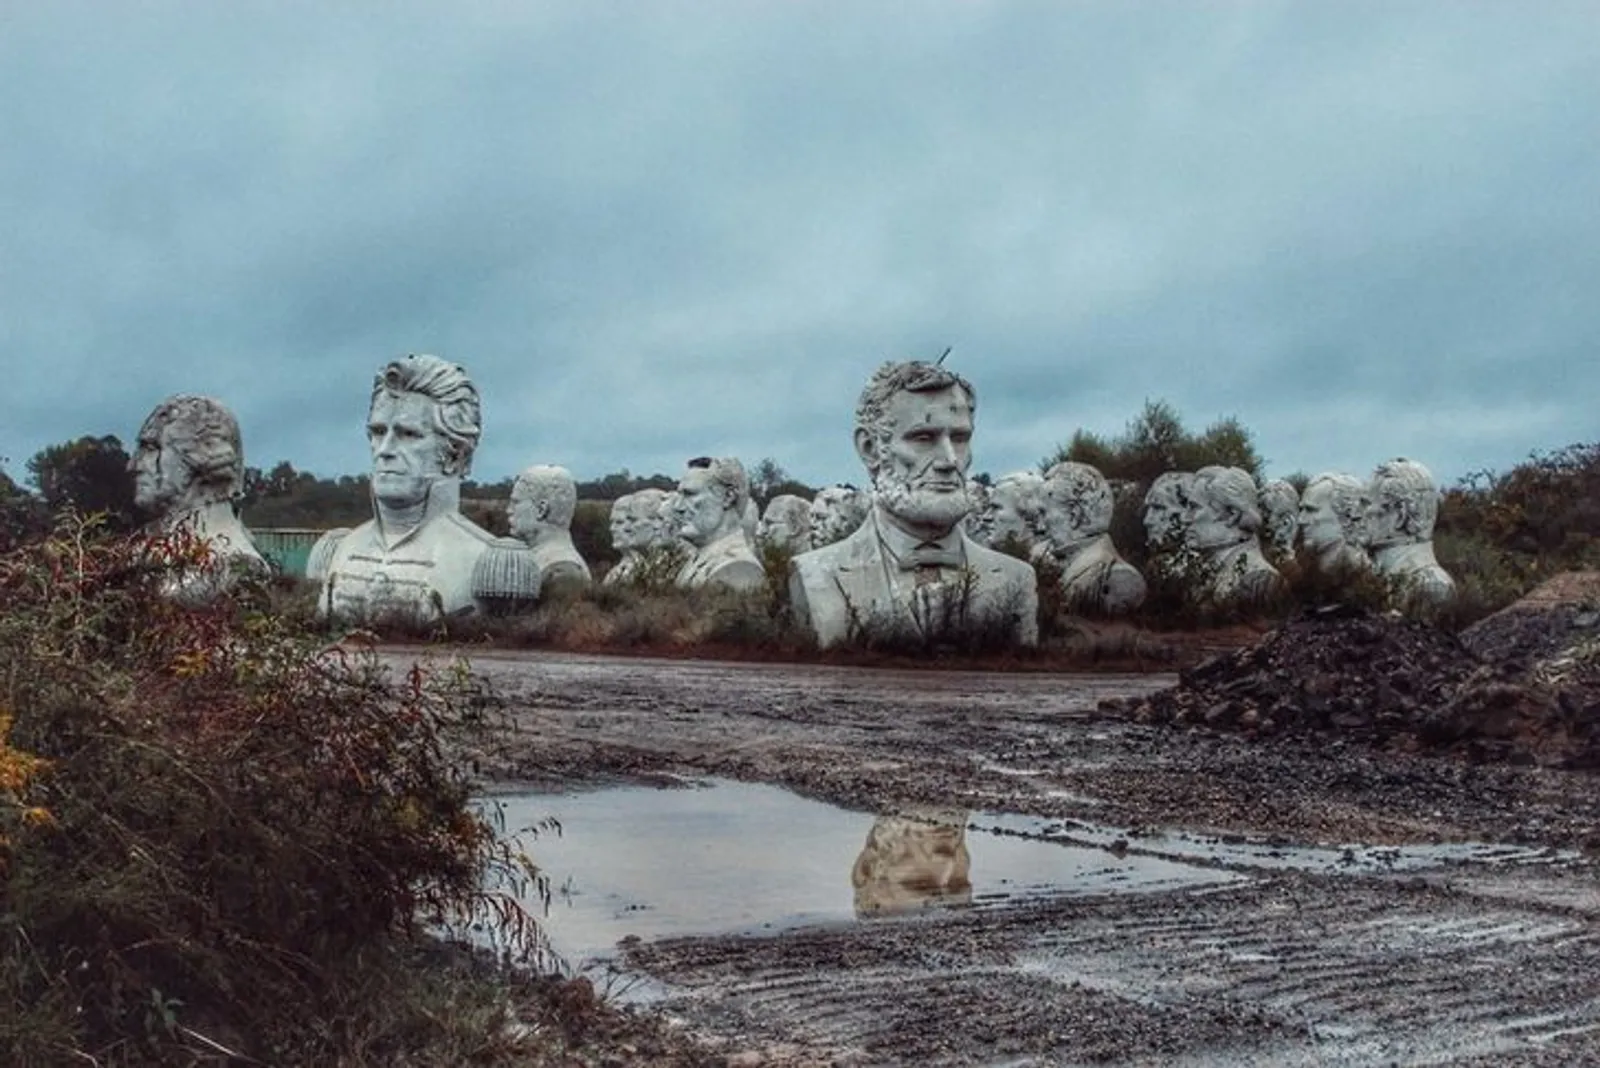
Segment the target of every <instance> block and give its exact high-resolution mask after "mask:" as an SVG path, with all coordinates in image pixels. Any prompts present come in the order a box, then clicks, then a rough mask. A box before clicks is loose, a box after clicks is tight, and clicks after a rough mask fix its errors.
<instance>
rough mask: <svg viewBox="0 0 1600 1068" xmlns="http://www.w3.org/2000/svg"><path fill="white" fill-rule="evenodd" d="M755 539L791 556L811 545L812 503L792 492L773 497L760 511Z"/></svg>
mask: <svg viewBox="0 0 1600 1068" xmlns="http://www.w3.org/2000/svg"><path fill="white" fill-rule="evenodd" d="M756 540H757V541H758V542H759V543H760V544H761V545H763V546H766V547H768V548H772V549H777V550H780V551H782V552H786V553H788V554H789V555H791V556H793V555H796V554H798V553H803V552H805V551H806V550H807V549H809V548H811V502H810V501H808V500H806V499H805V498H804V497H796V496H795V495H794V494H792V493H780V494H779V495H778V496H776V497H774V498H772V500H770V501H768V502H767V509H766V511H764V512H762V513H761V526H760V527H759V528H758V529H757V531H756Z"/></svg>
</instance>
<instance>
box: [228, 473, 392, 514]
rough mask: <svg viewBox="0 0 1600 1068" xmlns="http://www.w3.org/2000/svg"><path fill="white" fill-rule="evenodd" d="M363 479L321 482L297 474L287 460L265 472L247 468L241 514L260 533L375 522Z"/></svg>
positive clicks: (345, 476)
mask: <svg viewBox="0 0 1600 1068" xmlns="http://www.w3.org/2000/svg"><path fill="white" fill-rule="evenodd" d="M367 486H368V482H367V477H366V476H365V475H361V476H351V475H340V476H339V477H338V478H336V479H335V478H318V477H317V476H316V475H314V474H312V473H311V472H309V471H297V470H295V467H294V465H293V464H291V463H290V462H289V461H287V460H283V461H280V462H279V463H278V465H277V466H276V467H274V468H272V470H270V471H268V472H267V473H265V474H263V473H262V472H261V471H260V470H259V469H257V468H246V469H245V474H244V495H243V497H242V498H241V500H240V515H241V517H242V518H243V519H244V522H245V525H246V526H248V527H253V528H258V529H271V528H285V527H286V528H290V529H294V528H300V529H307V530H327V529H330V528H332V527H348V526H354V525H356V524H357V523H363V522H365V521H366V520H368V519H370V518H372V498H371V494H370V493H369V492H368V489H367Z"/></svg>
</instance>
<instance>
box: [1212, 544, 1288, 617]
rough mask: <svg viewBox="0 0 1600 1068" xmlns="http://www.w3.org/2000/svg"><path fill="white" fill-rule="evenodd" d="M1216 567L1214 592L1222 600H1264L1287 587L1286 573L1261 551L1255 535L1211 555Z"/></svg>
mask: <svg viewBox="0 0 1600 1068" xmlns="http://www.w3.org/2000/svg"><path fill="white" fill-rule="evenodd" d="M1211 560H1212V561H1213V564H1214V566H1215V567H1216V571H1215V573H1214V575H1213V576H1212V579H1211V583H1212V588H1211V593H1212V596H1214V597H1216V598H1217V599H1218V600H1222V601H1244V602H1251V601H1264V600H1266V599H1267V598H1269V597H1272V596H1273V595H1275V594H1277V593H1278V592H1279V591H1280V590H1282V588H1283V575H1281V574H1280V573H1279V572H1278V569H1277V568H1275V567H1273V566H1272V562H1271V561H1270V560H1268V559H1267V558H1266V555H1265V554H1264V553H1262V551H1261V542H1260V541H1259V540H1257V539H1256V538H1254V537H1252V538H1250V539H1249V540H1248V541H1242V542H1240V543H1239V544H1237V545H1230V546H1228V548H1226V549H1223V550H1222V551H1221V552H1218V553H1217V554H1215V555H1214V556H1212V557H1211Z"/></svg>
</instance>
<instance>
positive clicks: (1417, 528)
mask: <svg viewBox="0 0 1600 1068" xmlns="http://www.w3.org/2000/svg"><path fill="white" fill-rule="evenodd" d="M1369 492H1370V495H1371V500H1370V502H1369V504H1368V511H1367V537H1368V544H1369V545H1370V547H1371V548H1372V549H1374V550H1379V549H1384V548H1387V547H1389V546H1391V545H1415V544H1419V543H1421V542H1427V541H1432V540H1433V524H1434V522H1435V521H1436V520H1437V519H1438V518H1439V487H1438V486H1437V485H1436V484H1435V483H1434V481H1433V474H1432V473H1431V472H1430V471H1429V470H1428V469H1427V468H1426V467H1424V466H1422V465H1421V464H1419V463H1417V462H1416V461H1415V460H1407V459H1405V458H1404V457H1400V458H1396V459H1393V460H1389V461H1388V462H1386V463H1381V464H1379V465H1378V467H1377V470H1375V471H1374V472H1373V473H1372V482H1371V485H1370V487H1369Z"/></svg>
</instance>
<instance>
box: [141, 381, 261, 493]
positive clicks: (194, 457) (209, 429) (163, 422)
mask: <svg viewBox="0 0 1600 1068" xmlns="http://www.w3.org/2000/svg"><path fill="white" fill-rule="evenodd" d="M173 423H177V424H179V425H181V426H182V427H183V428H184V429H185V431H186V432H185V433H182V434H178V435H174V436H172V437H171V438H168V439H167V440H170V441H171V442H172V444H173V446H174V447H175V449H176V451H177V454H178V457H179V458H180V459H181V460H182V461H183V463H184V466H185V467H187V468H188V470H189V475H190V479H191V483H192V485H193V487H194V488H195V489H196V490H198V491H199V492H197V493H196V492H193V491H191V496H192V497H195V498H197V499H200V500H211V501H223V500H229V499H231V498H233V497H237V496H238V495H239V493H240V492H241V491H242V490H243V489H244V444H243V442H242V440H241V439H240V435H239V421H238V420H237V419H235V418H234V417H233V413H232V412H230V411H228V409H227V408H226V407H224V406H223V404H222V402H221V401H217V400H213V399H212V398H210V397H201V396H197V395H195V394H192V393H179V394H175V395H174V396H171V397H168V398H167V399H166V400H164V401H162V402H161V403H160V404H158V405H156V407H155V410H154V411H152V412H151V413H150V414H149V416H147V417H146V418H145V421H144V425H143V426H141V427H140V428H139V438H140V439H141V440H143V439H145V438H147V437H154V438H156V439H157V440H158V441H159V440H161V439H162V438H163V434H162V431H164V430H165V429H166V428H167V426H168V425H170V424H173Z"/></svg>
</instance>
